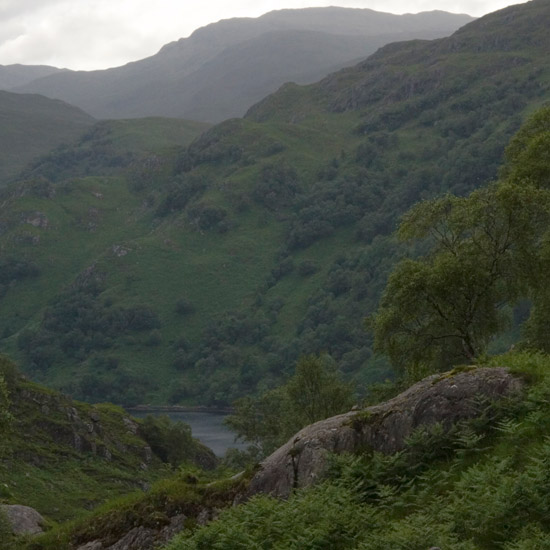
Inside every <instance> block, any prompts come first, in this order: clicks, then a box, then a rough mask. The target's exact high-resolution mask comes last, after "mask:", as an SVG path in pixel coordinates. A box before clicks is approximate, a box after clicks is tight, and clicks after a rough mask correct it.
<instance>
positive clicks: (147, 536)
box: [105, 527, 157, 550]
mask: <svg viewBox="0 0 550 550" xmlns="http://www.w3.org/2000/svg"><path fill="white" fill-rule="evenodd" d="M156 534H157V532H156V531H153V529H149V528H147V527H134V528H133V529H132V530H131V531H129V532H128V533H126V535H125V536H124V538H122V539H120V540H119V541H118V542H116V543H115V544H113V545H112V546H108V547H107V548H106V549H105V550H152V549H153V546H154V544H155V535H156Z"/></svg>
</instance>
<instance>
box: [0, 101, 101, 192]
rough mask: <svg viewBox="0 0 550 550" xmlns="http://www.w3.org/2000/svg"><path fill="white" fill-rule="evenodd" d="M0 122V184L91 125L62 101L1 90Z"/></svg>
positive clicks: (82, 114) (77, 110)
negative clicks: (0, 122)
mask: <svg viewBox="0 0 550 550" xmlns="http://www.w3.org/2000/svg"><path fill="white" fill-rule="evenodd" d="M0 120H1V121H2V124H1V126H0V182H1V181H5V180H6V179H8V178H11V177H13V176H15V175H17V174H18V173H19V172H20V171H21V170H22V169H23V168H24V167H25V166H26V165H27V164H28V163H29V162H31V161H32V160H34V159H36V158H37V157H39V156H41V155H44V154H46V153H48V152H49V151H51V150H52V149H53V148H54V147H56V146H58V145H61V144H62V143H68V142H70V141H72V140H73V139H75V138H76V137H77V136H79V135H80V134H82V133H83V132H84V131H85V130H86V128H89V127H90V126H91V125H92V124H93V123H94V119H93V118H92V117H91V116H89V115H87V114H86V113H84V112H83V111H81V110H80V109H78V108H76V107H73V106H72V105H68V104H67V103H63V102H62V101H59V100H52V99H47V98H45V97H42V96H39V95H27V94H12V93H9V92H2V91H0ZM0 185H1V184H0Z"/></svg>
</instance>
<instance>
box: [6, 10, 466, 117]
mask: <svg viewBox="0 0 550 550" xmlns="http://www.w3.org/2000/svg"><path fill="white" fill-rule="evenodd" d="M468 21H471V18H470V17H468V16H465V15H452V14H447V13H444V12H427V13H422V14H417V15H403V16H397V15H392V14H385V13H378V12H374V11H372V10H353V9H345V8H311V9H306V10H282V11H277V12H272V13H268V14H266V15H264V16H262V17H260V18H258V19H231V20H226V21H220V22H219V23H216V24H212V25H209V26H207V27H204V28H201V29H199V30H197V31H195V33H193V35H191V36H190V37H189V38H186V39H182V40H179V41H178V42H176V43H172V44H168V45H167V46H165V47H164V48H163V49H162V50H161V51H160V52H159V53H158V54H156V55H155V56H152V57H150V58H147V59H144V60H142V61H138V62H135V63H129V64H128V65H125V66H123V67H119V68H114V69H109V70H105V71H91V72H64V73H62V74H57V75H52V76H48V77H45V78H41V79H38V80H36V81H34V82H31V83H29V84H26V85H24V86H20V87H17V88H14V91H18V92H32V93H40V94H43V95H46V96H48V97H53V98H58V99H63V100H64V101H68V102H69V103H72V104H74V105H78V106H79V107H81V108H83V109H84V110H85V111H87V112H89V113H90V114H92V115H94V116H96V117H97V118H129V117H138V116H150V115H155V116H175V117H182V118H188V119H193V120H205V121H209V122H219V121H221V120H224V119H227V118H230V117H232V116H242V115H243V114H244V112H245V110H246V109H247V108H248V107H249V106H250V105H252V103H254V102H256V101H258V100H259V99H261V98H262V97H264V96H265V95H266V94H268V93H271V92H273V91H275V90H276V89H277V88H278V87H279V86H280V85H281V84H283V83H284V82H287V81H289V80H293V79H297V80H298V81H299V82H300V83H307V82H313V81H315V80H317V79H318V78H320V77H322V76H324V75H326V74H327V73H328V72H330V71H332V70H335V69H336V68H339V67H343V66H346V65H348V64H349V63H350V62H352V61H353V60H356V59H359V58H364V57H366V56H367V55H368V54H370V53H372V52H374V51H375V50H376V48H378V47H380V46H382V45H383V44H386V43H388V42H390V41H394V40H402V39H409V38H414V37H422V38H433V37H436V36H445V35H447V34H449V33H451V32H452V31H453V30H455V29H456V28H458V27H459V26H460V25H463V24H464V23H466V22H468Z"/></svg>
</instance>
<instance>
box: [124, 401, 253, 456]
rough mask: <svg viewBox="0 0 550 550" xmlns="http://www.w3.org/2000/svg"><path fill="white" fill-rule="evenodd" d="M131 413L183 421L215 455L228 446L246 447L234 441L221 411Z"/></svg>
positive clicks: (136, 415)
mask: <svg viewBox="0 0 550 550" xmlns="http://www.w3.org/2000/svg"><path fill="white" fill-rule="evenodd" d="M131 414H132V415H133V416H135V417H137V418H143V417H144V416H147V415H148V414H151V415H154V416H161V415H167V416H169V417H170V418H171V419H172V420H174V421H181V422H185V423H186V424H189V426H191V431H192V433H193V437H196V438H197V439H198V440H200V441H201V442H202V443H204V444H205V445H206V446H207V447H210V448H211V449H212V450H213V451H214V453H215V454H216V456H223V455H224V454H225V451H226V450H227V449H229V448H230V447H235V448H237V449H244V448H246V445H244V444H242V443H240V442H235V434H234V433H233V432H232V431H231V430H229V428H227V426H225V425H224V423H223V419H224V418H225V417H226V416H227V415H226V414H223V413H215V412H166V411H148V412H143V411H139V412H138V411H132V412H131Z"/></svg>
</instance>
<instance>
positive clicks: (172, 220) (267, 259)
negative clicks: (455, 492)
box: [0, 0, 550, 405]
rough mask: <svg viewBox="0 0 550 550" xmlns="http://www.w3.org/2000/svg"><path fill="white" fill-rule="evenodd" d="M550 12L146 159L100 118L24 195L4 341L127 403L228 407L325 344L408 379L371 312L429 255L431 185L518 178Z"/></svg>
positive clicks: (49, 372)
mask: <svg viewBox="0 0 550 550" xmlns="http://www.w3.org/2000/svg"><path fill="white" fill-rule="evenodd" d="M548 15H549V6H548V3H547V2H543V1H536V0H535V1H533V2H529V3H527V4H522V5H519V6H515V7H511V8H507V9H505V10H502V11H501V12H497V13H495V14H491V15H488V16H486V17H484V18H482V19H481V20H479V21H476V22H474V23H472V24H470V25H467V26H466V27H464V28H463V29H461V30H460V31H458V32H457V33H455V34H454V35H453V36H452V37H450V38H447V39H440V40H435V41H414V42H405V43H398V44H392V45H389V46H387V47H385V48H383V49H381V50H380V51H379V52H377V53H376V54H375V55H374V56H372V57H370V58H369V59H367V60H366V61H364V62H362V63H361V64H359V65H357V66H355V67H352V68H350V69H346V70H344V71H341V72H339V73H336V74H334V75H331V76H330V77H327V78H326V79H324V80H323V81H321V82H320V83H318V84H314V85H310V86H305V87H300V86H296V85H292V84H289V85H287V86H285V87H283V88H282V89H281V90H280V91H279V92H277V93H276V94H274V95H272V96H269V97H268V98H266V99H265V100H264V101H262V102H261V103H259V104H258V105H256V106H255V107H253V108H252V109H251V110H250V111H249V113H248V115H247V116H246V117H245V118H244V119H234V120H230V121H226V122H224V123H222V124H220V125H217V126H215V127H213V128H211V129H210V130H208V131H207V132H205V133H204V134H202V135H201V136H200V137H199V138H198V139H196V140H195V141H194V142H193V143H192V144H191V145H190V146H189V147H187V148H180V149H179V150H175V149H171V150H164V151H162V150H159V149H156V150H155V149H154V147H152V148H151V150H152V151H154V152H153V153H151V154H146V153H145V151H146V149H147V147H144V148H143V149H142V153H140V154H138V155H137V157H136V155H135V153H134V147H135V146H136V143H135V142H132V140H130V139H129V138H128V140H123V139H122V138H120V139H119V138H118V137H114V138H112V139H111V138H105V136H103V135H102V130H101V128H102V127H101V126H99V127H96V129H95V130H94V131H92V132H89V133H88V134H87V136H86V137H85V138H83V139H82V140H81V141H80V143H78V144H77V145H75V146H74V147H68V148H65V149H63V150H59V151H57V152H55V153H53V154H51V155H50V156H49V157H48V158H46V159H43V161H42V162H40V163H37V164H36V165H35V166H34V167H33V168H32V170H29V171H28V173H27V178H26V181H23V182H20V183H18V184H17V185H14V186H11V187H10V188H8V189H6V190H5V193H4V196H3V198H2V202H1V204H2V206H1V208H2V211H1V214H2V216H1V218H2V224H3V226H2V227H3V230H2V234H1V235H0V246H1V247H2V255H3V256H2V261H3V262H4V264H3V265H4V267H3V270H2V274H3V278H2V281H0V282H1V283H2V285H3V286H2V288H3V297H2V311H3V315H2V318H1V319H0V337H1V340H0V347H1V349H2V350H3V351H4V352H7V353H9V354H11V355H13V356H14V357H17V358H19V359H20V360H21V362H22V364H23V365H24V368H25V370H26V372H28V373H29V374H30V375H31V376H32V377H33V378H34V379H36V380H38V381H42V382H45V383H47V384H49V385H52V386H53V387H56V388H59V389H62V390H63V391H65V392H67V393H70V394H72V395H75V396H78V397H79V398H82V399H86V400H91V401H98V400H105V399H109V400H113V401H115V402H117V403H124V404H135V403H143V402H154V403H167V402H168V403H172V404H176V403H201V404H207V405H222V404H227V403H229V402H231V401H232V400H233V399H234V398H235V397H237V396H240V395H243V394H251V393H254V392H256V391H259V390H263V389H266V388H269V387H271V386H273V385H275V384H277V383H278V382H279V381H280V380H281V378H282V377H284V376H285V375H288V374H289V373H291V372H292V368H293V365H294V363H295V361H296V359H297V358H298V357H299V356H300V355H302V354H308V353H317V352H327V353H329V354H330V355H332V356H333V357H334V359H335V360H336V361H337V363H338V365H339V367H340V369H341V370H342V371H343V372H344V373H345V375H346V376H347V377H348V378H353V379H355V380H356V381H357V382H359V383H361V384H364V383H367V382H372V381H375V380H380V379H383V378H385V377H386V376H391V371H390V369H389V367H388V365H387V364H386V363H385V362H383V361H381V360H380V359H378V358H375V357H373V354H372V342H371V336H370V335H369V334H368V333H367V332H366V331H365V329H364V326H363V319H364V317H365V316H366V315H368V314H370V313H372V312H373V311H374V310H375V309H376V306H377V303H378V299H379V297H380V293H381V291H382V289H383V287H384V284H385V281H386V278H387V275H388V273H389V271H390V270H391V268H392V265H393V264H394V263H395V261H396V260H397V259H399V258H400V257H402V256H403V254H405V252H410V251H409V250H405V247H404V245H397V244H396V242H395V240H394V238H393V237H392V236H391V234H392V232H393V230H394V229H395V227H396V225H397V221H398V219H399V216H400V215H401V213H403V212H404V211H405V210H406V209H407V208H408V207H409V206H410V205H411V204H413V203H415V202H416V201H418V200H419V199H422V198H427V197H431V196H436V195H439V194H441V193H444V192H446V191H451V192H454V193H457V194H459V195H463V194H466V193H467V192H469V191H471V190H472V189H474V188H476V187H479V186H480V185H482V184H484V183H485V182H487V181H488V180H490V179H491V178H494V177H495V176H496V174H497V171H498V167H499V165H500V161H501V157H502V152H503V150H504V147H505V145H506V144H507V142H508V140H509V139H510V137H511V136H512V134H513V133H514V132H515V131H516V130H517V129H518V128H519V126H520V124H521V122H522V120H524V119H525V117H526V116H527V115H528V114H529V113H530V112H532V111H533V110H534V109H535V108H537V107H538V106H540V105H541V104H543V103H544V102H546V101H548V100H549V99H550V61H549V59H548V56H547V52H548V46H549V44H548V41H549V40H550V39H549V38H548V34H547V32H546V28H545V23H544V22H545V21H546V20H547V17H548ZM109 124H110V123H109ZM114 128H116V126H115V127H114ZM119 131H122V130H121V128H118V129H115V130H113V132H114V134H113V135H114V136H119ZM143 136H144V137H145V134H143ZM155 139H156V138H155ZM508 345H509V344H508Z"/></svg>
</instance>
